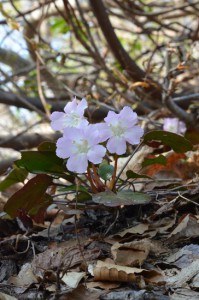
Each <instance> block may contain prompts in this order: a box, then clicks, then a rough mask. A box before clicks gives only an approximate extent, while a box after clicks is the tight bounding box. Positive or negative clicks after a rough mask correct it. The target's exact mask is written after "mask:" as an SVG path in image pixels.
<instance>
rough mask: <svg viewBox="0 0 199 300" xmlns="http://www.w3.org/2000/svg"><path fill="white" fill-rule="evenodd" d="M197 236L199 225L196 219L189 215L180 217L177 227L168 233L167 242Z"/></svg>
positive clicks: (198, 234)
mask: <svg viewBox="0 0 199 300" xmlns="http://www.w3.org/2000/svg"><path fill="white" fill-rule="evenodd" d="M197 236H199V224H198V221H197V217H196V216H194V215H191V214H186V215H184V216H182V217H181V218H180V220H179V224H178V226H177V227H176V228H175V229H174V230H173V231H172V232H171V233H170V235H169V238H168V242H171V241H175V242H177V240H178V239H182V238H191V237H197Z"/></svg>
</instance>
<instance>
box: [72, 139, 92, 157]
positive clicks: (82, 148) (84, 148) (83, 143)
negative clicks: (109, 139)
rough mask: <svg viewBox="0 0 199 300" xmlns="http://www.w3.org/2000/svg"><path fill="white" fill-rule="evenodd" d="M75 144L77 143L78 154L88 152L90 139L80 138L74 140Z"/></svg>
mask: <svg viewBox="0 0 199 300" xmlns="http://www.w3.org/2000/svg"><path fill="white" fill-rule="evenodd" d="M73 144H74V145H75V147H76V151H75V153H76V154H77V153H78V154H85V153H88V151H89V148H90V146H89V144H88V141H87V140H85V139H80V140H79V141H74V142H73Z"/></svg>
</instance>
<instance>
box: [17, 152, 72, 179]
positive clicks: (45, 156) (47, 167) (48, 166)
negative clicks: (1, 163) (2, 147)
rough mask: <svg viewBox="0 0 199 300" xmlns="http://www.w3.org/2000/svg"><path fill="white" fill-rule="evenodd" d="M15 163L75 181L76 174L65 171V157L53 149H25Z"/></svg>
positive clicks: (37, 172) (40, 172)
mask: <svg viewBox="0 0 199 300" xmlns="http://www.w3.org/2000/svg"><path fill="white" fill-rule="evenodd" d="M15 165H16V166H17V167H19V168H25V169H26V170H28V171H29V172H31V173H34V174H52V175H55V176H59V177H62V178H65V179H67V180H68V181H70V182H73V181H74V176H72V175H67V174H66V173H65V172H66V170H65V166H64V165H63V159H61V158H59V157H57V156H56V154H55V153H54V152H51V151H24V152H22V153H21V159H19V160H17V161H16V162H15Z"/></svg>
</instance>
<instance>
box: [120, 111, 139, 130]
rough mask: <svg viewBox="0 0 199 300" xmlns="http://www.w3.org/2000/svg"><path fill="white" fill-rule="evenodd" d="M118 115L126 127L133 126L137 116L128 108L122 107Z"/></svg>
mask: <svg viewBox="0 0 199 300" xmlns="http://www.w3.org/2000/svg"><path fill="white" fill-rule="evenodd" d="M119 115H120V120H121V121H122V123H123V124H125V125H126V126H127V127H131V126H133V125H135V124H136V123H137V121H138V118H137V114H136V113H135V112H134V111H133V110H132V109H131V108H130V107H129V106H124V107H123V109H122V110H121V112H120V114H119Z"/></svg>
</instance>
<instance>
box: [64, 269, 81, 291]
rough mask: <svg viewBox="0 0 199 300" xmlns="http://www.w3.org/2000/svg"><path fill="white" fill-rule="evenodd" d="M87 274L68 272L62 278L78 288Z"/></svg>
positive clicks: (66, 282)
mask: <svg viewBox="0 0 199 300" xmlns="http://www.w3.org/2000/svg"><path fill="white" fill-rule="evenodd" d="M85 276H86V273H85V272H67V273H66V274H65V275H64V276H63V277H62V279H61V280H62V281H63V282H64V283H65V284H67V285H68V286H69V287H71V288H76V287H77V286H78V285H79V283H80V281H81V280H82V279H83V278H84V277H85Z"/></svg>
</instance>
